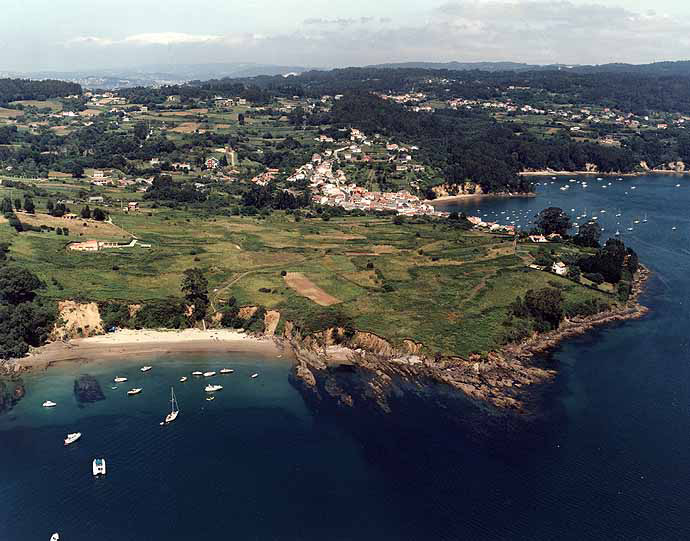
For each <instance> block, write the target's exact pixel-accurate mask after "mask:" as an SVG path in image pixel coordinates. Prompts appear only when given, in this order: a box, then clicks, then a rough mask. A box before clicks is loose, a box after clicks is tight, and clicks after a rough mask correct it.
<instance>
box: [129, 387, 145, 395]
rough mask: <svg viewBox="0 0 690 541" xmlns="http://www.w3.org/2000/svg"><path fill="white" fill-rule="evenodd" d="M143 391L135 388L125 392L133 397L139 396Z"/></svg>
mask: <svg viewBox="0 0 690 541" xmlns="http://www.w3.org/2000/svg"><path fill="white" fill-rule="evenodd" d="M142 390H143V389H142V388H141V387H135V388H134V389H130V390H129V391H127V394H128V395H129V396H134V395H135V394H139V393H140V392H141V391H142Z"/></svg>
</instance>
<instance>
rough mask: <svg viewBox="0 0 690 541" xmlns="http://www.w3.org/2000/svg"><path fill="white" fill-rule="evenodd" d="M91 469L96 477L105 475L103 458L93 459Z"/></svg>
mask: <svg viewBox="0 0 690 541" xmlns="http://www.w3.org/2000/svg"><path fill="white" fill-rule="evenodd" d="M91 469H92V470H93V474H94V476H96V477H98V476H99V475H105V458H94V459H93V464H92V467H91Z"/></svg>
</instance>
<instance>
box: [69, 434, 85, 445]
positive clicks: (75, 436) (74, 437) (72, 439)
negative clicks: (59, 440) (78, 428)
mask: <svg viewBox="0 0 690 541" xmlns="http://www.w3.org/2000/svg"><path fill="white" fill-rule="evenodd" d="M79 438H81V432H72V433H71V434H67V437H66V438H65V445H69V444H71V443H74V442H75V441H77V440H78V439H79Z"/></svg>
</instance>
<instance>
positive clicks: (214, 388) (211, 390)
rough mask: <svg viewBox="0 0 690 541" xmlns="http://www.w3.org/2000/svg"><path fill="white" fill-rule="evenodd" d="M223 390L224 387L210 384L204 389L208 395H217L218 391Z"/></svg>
mask: <svg viewBox="0 0 690 541" xmlns="http://www.w3.org/2000/svg"><path fill="white" fill-rule="evenodd" d="M222 388H223V386H222V385H211V384H209V385H207V386H206V387H204V391H206V392H207V393H215V392H216V391H220V390H221V389H222Z"/></svg>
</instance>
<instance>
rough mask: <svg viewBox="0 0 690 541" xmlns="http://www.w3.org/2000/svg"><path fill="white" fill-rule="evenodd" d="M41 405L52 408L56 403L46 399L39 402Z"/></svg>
mask: <svg viewBox="0 0 690 541" xmlns="http://www.w3.org/2000/svg"><path fill="white" fill-rule="evenodd" d="M41 406H43V407H44V408H54V407H55V406H57V404H56V403H55V402H53V401H52V400H46V401H45V402H43V404H41Z"/></svg>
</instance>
